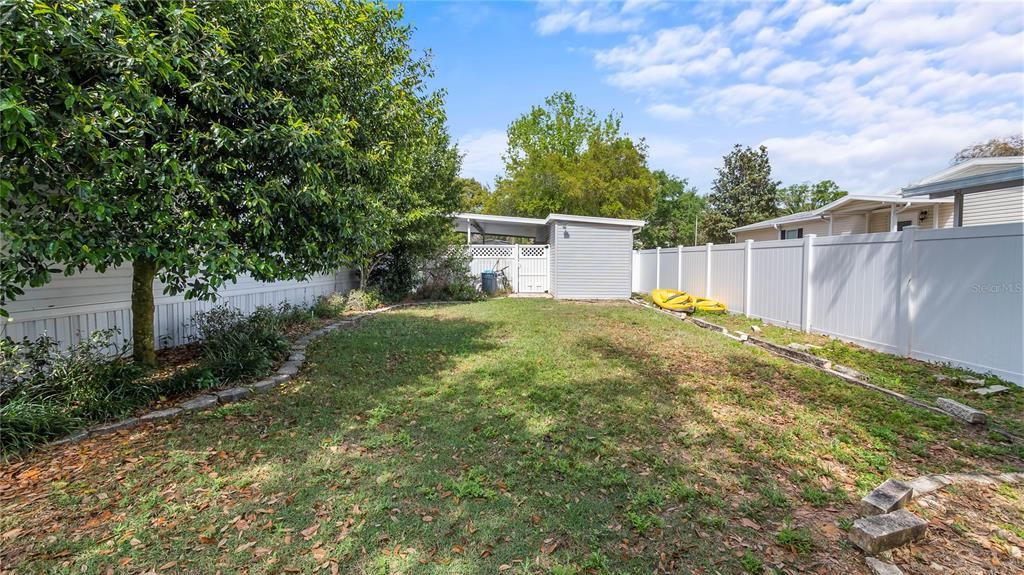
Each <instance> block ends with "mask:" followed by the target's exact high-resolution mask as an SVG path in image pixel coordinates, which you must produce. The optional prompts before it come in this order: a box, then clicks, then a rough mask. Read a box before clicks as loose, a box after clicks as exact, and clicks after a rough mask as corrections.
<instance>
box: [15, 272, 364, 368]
mask: <svg viewBox="0 0 1024 575" xmlns="http://www.w3.org/2000/svg"><path fill="white" fill-rule="evenodd" d="M357 283H358V280H356V279H354V277H353V275H352V273H351V272H350V271H347V270H345V271H339V272H338V273H336V274H322V275H318V276H314V277H312V278H310V279H308V280H306V281H301V282H300V281H279V282H260V281H256V280H254V279H252V278H250V277H248V276H242V277H240V278H239V279H238V281H237V282H235V283H231V284H228V285H226V286H224V287H222V288H221V289H220V291H219V292H218V297H217V300H216V301H214V302H210V301H196V300H186V299H185V298H184V297H183V296H181V295H176V296H167V295H164V294H163V285H161V284H160V282H159V281H157V282H156V285H155V286H154V290H153V294H154V298H155V300H156V301H155V303H156V317H155V323H154V334H155V336H156V346H157V348H158V349H159V348H165V347H173V346H176V345H182V344H185V343H189V342H190V341H192V338H194V336H195V332H194V329H193V326H192V317H193V316H194V315H195V314H196V312H199V311H203V310H208V309H210V308H211V307H213V306H215V305H220V304H227V305H230V306H232V307H235V308H238V309H239V310H240V311H242V312H243V313H246V314H248V313H251V312H253V311H254V310H255V309H256V308H257V307H258V306H276V305H278V304H281V303H283V302H288V303H290V304H293V305H303V306H308V305H311V304H312V303H313V302H314V301H315V300H316V298H317V297H319V296H322V295H328V294H331V293H334V292H343V293H344V292H348V291H349V290H350V289H352V288H353V287H355V285H356V284H357ZM131 294H132V268H131V265H130V264H129V265H126V266H123V267H120V268H116V269H113V270H108V271H107V272H105V273H102V274H100V273H96V272H94V271H91V270H86V271H85V272H83V273H80V274H75V275H73V276H68V277H65V276H54V277H53V281H51V282H50V283H48V284H46V285H44V286H42V287H38V288H26V289H25V294H24V295H22V296H19V297H18V299H16V300H14V301H11V302H7V304H6V305H5V306H4V309H6V310H7V312H8V313H9V314H10V317H9V318H7V319H6V320H4V318H0V338H3V337H10V338H12V339H14V340H16V341H18V340H21V339H22V338H23V337H27V338H29V339H35V338H37V337H39V336H42V335H48V336H50V337H52V338H55V339H56V340H57V341H58V342H59V343H60V345H61V346H62V347H67V346H68V345H71V344H73V343H75V342H77V341H80V340H81V339H83V338H86V337H88V336H89V334H91V333H92V332H94V331H97V330H103V329H112V328H117V329H118V330H119V331H120V341H117V342H116V343H117V344H119V345H123V344H125V343H126V342H127V341H128V340H130V338H131V332H132V312H131Z"/></svg>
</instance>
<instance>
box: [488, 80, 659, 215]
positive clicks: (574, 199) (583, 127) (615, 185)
mask: <svg viewBox="0 0 1024 575" xmlns="http://www.w3.org/2000/svg"><path fill="white" fill-rule="evenodd" d="M502 158H503V159H504V161H505V174H504V175H503V176H501V177H500V178H499V179H498V182H497V185H496V186H495V189H494V192H493V193H491V194H490V195H489V196H488V197H487V206H486V208H487V209H486V211H487V212H488V213H495V214H505V215H517V216H529V217H540V218H543V217H546V216H547V215H548V214H550V213H565V214H579V215H585V216H605V217H616V218H640V217H642V216H643V215H645V214H646V213H647V212H648V210H650V207H651V201H652V199H653V196H654V192H655V189H656V188H657V183H656V182H655V180H654V177H653V176H652V175H651V171H650V169H648V167H647V146H646V144H645V143H644V142H643V140H640V141H633V140H632V139H630V138H629V137H628V136H626V135H625V134H624V133H623V132H622V119H621V117H620V116H618V115H616V114H614V113H613V114H609V115H608V116H606V117H604V118H599V117H598V115H597V113H596V112H595V111H594V110H592V109H590V108H587V107H586V106H583V105H581V104H578V103H577V102H576V97H575V96H574V95H573V94H572V93H570V92H556V93H555V94H552V95H551V96H549V97H548V98H547V99H545V100H544V105H543V106H534V107H533V108H531V109H530V111H529V112H528V113H526V114H523V115H522V116H520V117H519V118H517V119H516V120H515V121H514V122H512V124H511V125H510V126H509V128H508V149H507V150H506V152H505V154H504V156H502Z"/></svg>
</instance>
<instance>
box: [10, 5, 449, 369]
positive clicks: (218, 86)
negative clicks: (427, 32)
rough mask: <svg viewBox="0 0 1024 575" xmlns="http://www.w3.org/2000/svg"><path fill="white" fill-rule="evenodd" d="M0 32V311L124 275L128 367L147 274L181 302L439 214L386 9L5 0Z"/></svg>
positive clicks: (419, 94) (280, 273)
mask: <svg viewBox="0 0 1024 575" xmlns="http://www.w3.org/2000/svg"><path fill="white" fill-rule="evenodd" d="M4 18H5V20H4V25H3V27H2V28H0V122H2V124H0V129H2V132H3V134H2V136H3V137H2V138H0V151H2V158H0V159H2V161H0V237H2V238H3V246H2V248H3V255H2V259H0V298H3V299H12V298H15V297H17V296H18V295H20V294H21V293H23V288H24V287H25V286H26V285H29V286H39V285H42V284H44V283H46V282H47V281H49V279H50V277H51V275H52V274H55V273H64V274H69V275H70V274H73V273H75V272H77V271H81V270H84V269H85V268H87V267H92V268H95V269H96V270H98V271H101V272H102V271H104V270H106V269H108V268H110V267H113V266H119V265H125V264H128V263H129V262H130V263H132V264H133V274H134V277H133V289H132V311H133V315H134V318H135V319H134V322H133V332H132V336H133V346H134V354H135V358H136V360H137V361H139V362H142V363H146V364H153V363H155V354H154V341H153V284H154V279H156V278H159V279H160V280H161V281H162V282H163V283H164V285H165V286H166V288H165V289H166V291H167V292H168V293H180V292H184V294H185V296H186V297H189V298H209V297H211V296H213V295H214V294H215V292H216V289H217V288H218V287H219V286H221V285H223V284H224V283H225V282H227V281H231V280H233V279H235V278H237V277H238V275H239V274H242V273H249V274H252V275H253V276H254V277H256V278H257V279H260V280H278V279H288V278H304V277H307V276H309V275H310V274H314V273H318V272H326V271H331V270H333V269H336V268H337V267H338V265H339V264H340V263H342V262H344V261H353V260H358V261H366V257H368V256H367V255H366V254H372V253H379V252H383V251H387V250H388V249H389V248H390V247H391V245H390V244H393V239H394V238H395V237H396V236H397V235H399V234H402V233H406V232H408V231H409V230H410V229H416V230H421V229H424V228H429V227H430V225H436V223H437V222H439V221H443V219H444V218H445V216H446V214H447V213H450V211H451V210H452V209H453V208H455V207H456V206H457V203H456V202H457V200H456V201H449V200H450V199H451V198H452V197H454V195H453V194H452V193H451V191H450V190H451V188H453V187H454V185H453V180H454V173H455V171H454V170H453V168H452V165H453V164H452V162H453V161H454V162H456V164H455V165H456V166H457V161H458V160H457V154H456V153H455V152H454V150H453V149H452V146H451V145H450V143H449V142H448V140H447V134H446V132H445V130H444V112H443V101H442V99H441V97H440V95H439V94H434V93H430V92H429V91H428V90H427V89H426V87H425V85H424V80H425V78H426V77H427V76H429V75H430V74H431V69H430V66H429V62H428V61H426V60H424V59H418V58H414V57H413V56H412V50H411V48H410V46H409V40H410V30H409V28H408V27H406V26H403V25H402V24H401V23H400V18H401V9H400V8H399V9H391V8H389V7H387V6H385V5H384V4H383V3H380V2H364V1H359V0H340V1H336V0H307V1H304V2H301V3H294V2H291V1H288V0H195V1H193V2H189V3H187V4H184V3H173V2H149V1H144V0H137V1H127V2H123V3H120V4H114V3H110V2H107V1H104V0H70V1H67V2H61V3H59V4H58V3H54V4H52V5H47V4H43V3H34V2H30V1H27V0H22V1H19V2H16V3H14V4H13V6H11V7H9V8H8V9H6V12H5V14H4ZM455 169H457V168H455ZM445 186H447V188H446V189H443V188H445ZM431 222H433V223H432V224H431Z"/></svg>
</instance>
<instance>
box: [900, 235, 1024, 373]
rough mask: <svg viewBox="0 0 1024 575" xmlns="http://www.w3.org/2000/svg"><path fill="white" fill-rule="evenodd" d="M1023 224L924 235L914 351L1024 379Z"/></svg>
mask: <svg viewBox="0 0 1024 575" xmlns="http://www.w3.org/2000/svg"><path fill="white" fill-rule="evenodd" d="M1022 229H1024V225H1021V224H1000V225H992V226H972V227H964V228H952V229H948V230H946V229H940V230H919V231H917V233H916V238H915V240H916V241H915V242H914V245H915V248H916V249H915V258H914V262H913V277H914V280H913V282H912V289H911V309H912V313H913V318H914V322H913V337H912V339H911V345H910V352H911V355H912V356H913V357H916V358H919V359H924V360H927V361H938V362H953V363H960V364H964V365H966V366H967V367H970V368H971V369H974V370H976V371H979V372H987V371H991V372H992V373H994V374H996V375H998V376H1000V377H1002V378H1004V379H1007V380H1010V381H1016V382H1017V383H1021V382H1022V379H1024V378H1022V376H1021V374H1022V373H1024V289H1022V285H1024V272H1022V267H1024V265H1022V262H1024V235H1022Z"/></svg>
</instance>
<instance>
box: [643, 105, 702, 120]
mask: <svg viewBox="0 0 1024 575" xmlns="http://www.w3.org/2000/svg"><path fill="white" fill-rule="evenodd" d="M647 113H648V114H650V115H652V116H654V117H655V118H661V119H663V120H685V119H686V118H689V117H690V116H692V115H693V109H692V108H684V107H683V106H676V105H675V104H654V105H651V106H648V107H647Z"/></svg>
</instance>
